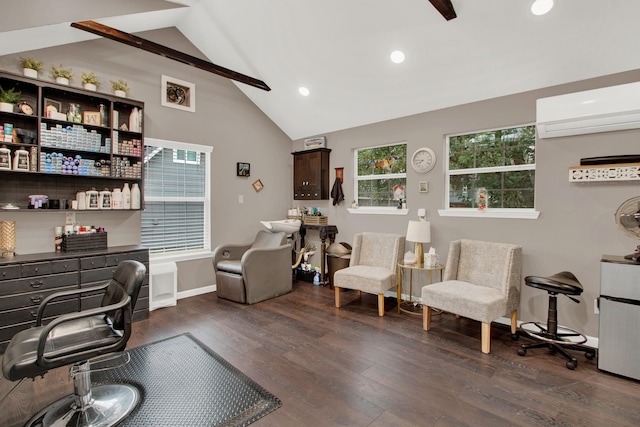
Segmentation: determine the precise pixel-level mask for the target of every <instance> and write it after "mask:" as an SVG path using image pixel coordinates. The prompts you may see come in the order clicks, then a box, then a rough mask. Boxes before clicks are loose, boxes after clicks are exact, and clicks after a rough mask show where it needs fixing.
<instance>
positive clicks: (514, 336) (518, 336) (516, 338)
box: [511, 332, 520, 341]
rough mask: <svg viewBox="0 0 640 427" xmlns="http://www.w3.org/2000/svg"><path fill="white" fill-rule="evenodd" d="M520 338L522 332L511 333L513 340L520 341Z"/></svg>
mask: <svg viewBox="0 0 640 427" xmlns="http://www.w3.org/2000/svg"><path fill="white" fill-rule="evenodd" d="M519 339H520V334H519V333H517V332H516V333H515V334H511V341H518V340H519Z"/></svg>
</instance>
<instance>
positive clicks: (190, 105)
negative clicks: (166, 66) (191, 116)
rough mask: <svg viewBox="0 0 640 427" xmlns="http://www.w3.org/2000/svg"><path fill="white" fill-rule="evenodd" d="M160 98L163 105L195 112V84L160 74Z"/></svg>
mask: <svg viewBox="0 0 640 427" xmlns="http://www.w3.org/2000/svg"><path fill="white" fill-rule="evenodd" d="M160 99H161V104H162V105H163V106H164V107H170V108H176V109H178V110H183V111H190V112H192V113H195V112H196V85H195V84H194V83H189V82H185V81H184V80H180V79H176V78H175V77H169V76H162V81H161V84H160Z"/></svg>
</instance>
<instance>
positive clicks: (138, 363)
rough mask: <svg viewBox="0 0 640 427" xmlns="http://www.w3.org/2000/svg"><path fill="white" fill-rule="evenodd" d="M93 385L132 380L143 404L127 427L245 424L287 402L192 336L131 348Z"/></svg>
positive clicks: (95, 376) (93, 375) (93, 377)
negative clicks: (119, 363) (125, 361)
mask: <svg viewBox="0 0 640 427" xmlns="http://www.w3.org/2000/svg"><path fill="white" fill-rule="evenodd" d="M129 353H130V355H131V361H130V362H129V363H128V364H127V365H124V366H122V367H119V368H115V369H110V370H107V371H102V372H92V373H91V382H92V383H93V384H105V383H128V384H133V385H135V386H137V387H138V389H139V390H140V392H141V395H142V399H141V400H142V402H141V403H140V404H139V406H138V408H136V409H135V410H134V412H132V413H131V415H130V416H129V417H128V418H127V419H126V420H125V421H124V422H123V423H122V425H123V426H194V427H195V426H246V425H249V424H251V423H252V422H254V421H256V420H257V419H259V418H261V417H263V416H265V415H266V414H268V413H270V412H272V411H274V410H275V409H277V408H279V407H280V406H282V402H281V401H280V399H278V398H277V397H275V396H273V395H272V394H271V393H269V392H268V391H266V390H265V389H264V388H262V387H261V386H260V385H258V384H257V383H256V382H254V381H253V380H252V379H250V378H249V377H247V376H246V375H245V374H243V373H242V372H240V371H239V370H238V369H236V368H235V367H234V366H232V365H231V364H230V363H228V362H227V361H226V360H224V359H223V358H222V357H220V356H219V355H218V354H216V353H215V352H213V351H212V350H211V349H210V348H208V347H207V346H206V345H204V344H203V343H201V342H200V341H198V340H197V339H196V338H194V337H192V336H191V335H190V334H183V335H178V336H176V337H172V338H168V339H165V340H163V341H158V342H155V343H152V344H148V345H144V346H141V347H137V348H134V349H131V350H130V351H129Z"/></svg>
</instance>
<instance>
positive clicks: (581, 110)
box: [536, 82, 640, 138]
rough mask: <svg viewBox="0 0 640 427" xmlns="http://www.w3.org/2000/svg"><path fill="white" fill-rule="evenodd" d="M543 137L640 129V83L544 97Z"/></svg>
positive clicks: (539, 111)
mask: <svg viewBox="0 0 640 427" xmlns="http://www.w3.org/2000/svg"><path fill="white" fill-rule="evenodd" d="M536 126H537V128H538V136H539V137H540V138H555V137H559V136H569V135H582V134H587V133H597V132H609V131H615V130H623V129H636V128H640V82H636V83H628V84H623V85H618V86H610V87H605V88H600V89H593V90H587V91H584V92H575V93H569V94H566V95H558V96H552V97H549V98H540V99H538V100H537V102H536Z"/></svg>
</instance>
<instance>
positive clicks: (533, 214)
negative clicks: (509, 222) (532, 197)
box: [438, 209, 540, 219]
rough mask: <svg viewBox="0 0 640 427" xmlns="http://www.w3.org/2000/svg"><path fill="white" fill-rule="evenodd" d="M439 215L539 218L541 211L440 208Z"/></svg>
mask: <svg viewBox="0 0 640 427" xmlns="http://www.w3.org/2000/svg"><path fill="white" fill-rule="evenodd" d="M438 215H440V216H444V217H459V218H509V219H538V217H539V216H540V211H536V210H532V209H486V210H484V211H479V210H477V209H438Z"/></svg>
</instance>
